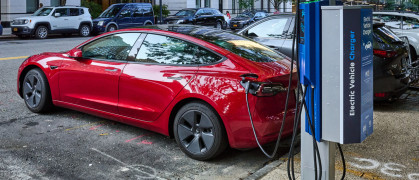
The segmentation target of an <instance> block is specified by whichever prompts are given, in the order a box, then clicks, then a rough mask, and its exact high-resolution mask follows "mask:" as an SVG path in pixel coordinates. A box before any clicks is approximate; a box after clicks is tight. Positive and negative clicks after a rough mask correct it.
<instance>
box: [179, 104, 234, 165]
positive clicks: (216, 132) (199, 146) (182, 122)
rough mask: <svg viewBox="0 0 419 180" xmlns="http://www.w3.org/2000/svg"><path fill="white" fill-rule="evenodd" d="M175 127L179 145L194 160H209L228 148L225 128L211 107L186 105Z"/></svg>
mask: <svg viewBox="0 0 419 180" xmlns="http://www.w3.org/2000/svg"><path fill="white" fill-rule="evenodd" d="M173 126H174V127H173V132H174V136H175V139H176V142H177V144H178V145H179V146H180V148H181V150H182V151H183V152H184V153H185V154H186V155H188V156H189V157H191V158H193V159H196V160H209V159H212V158H214V157H216V156H218V155H219V154H220V153H222V152H223V151H224V150H225V149H226V148H227V135H226V132H225V129H224V126H223V124H222V123H221V119H220V118H219V117H218V115H217V113H216V112H215V111H214V110H213V109H212V108H211V107H210V106H209V105H206V104H204V103H201V102H192V103H189V104H186V105H185V106H183V107H182V108H181V109H180V110H179V111H178V113H177V114H176V117H175V121H174V123H173Z"/></svg>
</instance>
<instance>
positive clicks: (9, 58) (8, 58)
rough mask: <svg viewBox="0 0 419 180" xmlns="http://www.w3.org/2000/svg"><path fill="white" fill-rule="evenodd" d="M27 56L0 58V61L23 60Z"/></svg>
mask: <svg viewBox="0 0 419 180" xmlns="http://www.w3.org/2000/svg"><path fill="white" fill-rule="evenodd" d="M27 57H29V56H16V57H5V58H0V61H2V60H12V59H25V58H27Z"/></svg>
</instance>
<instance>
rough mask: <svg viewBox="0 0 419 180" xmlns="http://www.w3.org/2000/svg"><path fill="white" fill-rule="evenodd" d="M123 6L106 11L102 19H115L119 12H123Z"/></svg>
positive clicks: (101, 15)
mask: <svg viewBox="0 0 419 180" xmlns="http://www.w3.org/2000/svg"><path fill="white" fill-rule="evenodd" d="M121 8H122V6H111V7H110V8H108V9H106V10H105V11H104V12H103V13H102V14H100V16H99V17H100V18H111V17H115V16H116V15H117V14H118V12H119V11H120V10H121Z"/></svg>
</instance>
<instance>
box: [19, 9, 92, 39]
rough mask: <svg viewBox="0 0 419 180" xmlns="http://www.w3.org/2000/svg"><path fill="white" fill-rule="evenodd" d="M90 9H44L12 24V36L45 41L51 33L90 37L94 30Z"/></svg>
mask: <svg viewBox="0 0 419 180" xmlns="http://www.w3.org/2000/svg"><path fill="white" fill-rule="evenodd" d="M92 27H93V26H92V17H91V15H90V13H89V9H88V8H86V7H77V6H60V7H43V8H40V9H38V10H37V11H36V12H35V13H34V14H32V15H31V16H28V17H20V18H16V19H14V20H13V22H12V23H11V29H12V34H14V35H17V36H19V37H22V36H26V35H29V36H32V35H34V36H35V38H38V39H45V38H47V37H48V34H50V33H61V34H64V35H66V34H71V33H79V34H80V36H83V37H85V36H89V35H90V32H91V30H92Z"/></svg>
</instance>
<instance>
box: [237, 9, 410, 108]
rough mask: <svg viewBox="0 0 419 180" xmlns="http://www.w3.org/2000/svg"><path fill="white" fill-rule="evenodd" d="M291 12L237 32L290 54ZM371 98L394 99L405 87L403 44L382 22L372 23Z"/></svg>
mask: <svg viewBox="0 0 419 180" xmlns="http://www.w3.org/2000/svg"><path fill="white" fill-rule="evenodd" d="M294 17H295V15H293V14H283V15H275V16H270V17H268V18H265V19H262V20H260V21H258V22H256V23H254V24H252V25H250V26H248V27H245V28H243V29H242V30H240V31H238V32H237V34H240V35H243V36H247V37H249V38H251V39H253V40H255V41H258V42H259V43H262V44H265V45H267V46H269V47H271V48H273V49H275V50H277V51H279V52H281V53H283V54H284V55H286V56H288V57H291V55H292V33H293V29H294V24H295V23H294ZM373 32H374V33H373V40H374V41H373V43H372V47H373V52H374V64H373V66H374V101H383V100H394V99H397V98H398V97H400V96H401V95H402V94H403V93H404V92H405V91H406V90H407V88H408V85H409V83H410V78H409V74H408V72H407V71H406V70H405V67H406V62H407V58H408V53H407V48H406V47H407V46H406V45H405V44H404V42H403V41H402V40H401V39H400V38H398V37H397V35H395V34H394V33H393V32H392V31H391V30H390V29H388V28H387V27H385V26H384V24H377V23H375V24H374V25H373Z"/></svg>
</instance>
